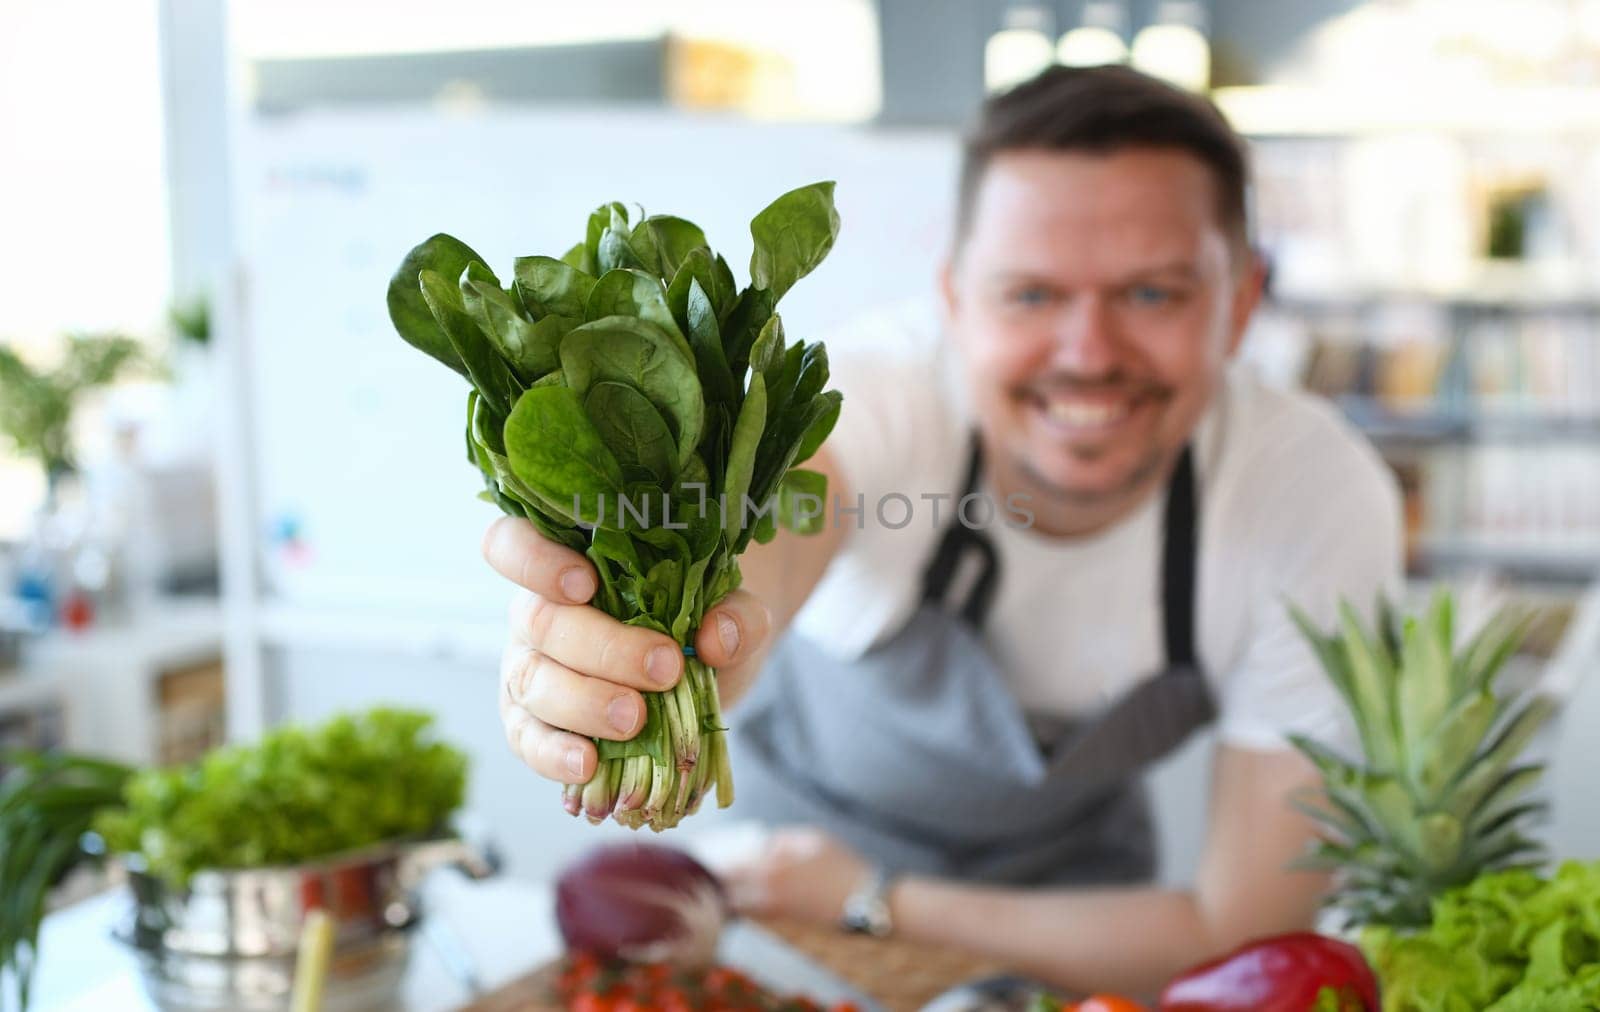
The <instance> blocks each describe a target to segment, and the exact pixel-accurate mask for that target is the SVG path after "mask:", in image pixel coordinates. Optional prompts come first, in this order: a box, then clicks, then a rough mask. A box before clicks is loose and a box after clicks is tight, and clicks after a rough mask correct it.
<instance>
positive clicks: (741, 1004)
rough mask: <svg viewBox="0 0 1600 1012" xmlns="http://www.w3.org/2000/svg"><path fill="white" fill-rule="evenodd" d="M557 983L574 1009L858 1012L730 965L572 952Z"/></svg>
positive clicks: (565, 1002)
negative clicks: (692, 966) (703, 966)
mask: <svg viewBox="0 0 1600 1012" xmlns="http://www.w3.org/2000/svg"><path fill="white" fill-rule="evenodd" d="M555 986H556V997H557V998H558V999H559V1000H560V1002H561V1004H562V1006H563V1007H565V1008H567V1009H570V1010H571V1012H858V1010H857V1008H856V1006H854V1005H852V1004H850V1003H849V1002H841V1003H839V1004H836V1005H828V1006H824V1005H820V1004H818V1003H817V1002H814V1001H812V1000H811V999H809V998H804V997H798V996H792V995H777V994H773V993H772V992H770V991H768V990H767V989H765V988H763V987H762V986H761V985H760V984H757V983H756V982H755V981H754V980H752V979H750V977H748V976H746V975H745V974H743V973H740V972H739V971H738V970H734V969H731V968H730V967H726V966H713V967H711V968H710V969H708V970H683V969H678V968H676V967H672V966H667V965H665V964H661V963H625V962H621V961H608V960H603V959H600V958H599V957H597V956H594V955H591V954H589V953H582V952H580V953H574V954H571V955H569V956H567V958H566V960H565V961H564V962H563V964H562V966H561V970H560V973H559V975H558V976H557V978H556V985H555Z"/></svg>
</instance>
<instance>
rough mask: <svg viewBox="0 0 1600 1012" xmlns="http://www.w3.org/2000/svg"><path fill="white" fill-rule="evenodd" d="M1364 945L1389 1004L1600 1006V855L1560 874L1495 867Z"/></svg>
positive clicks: (1499, 1008)
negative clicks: (1424, 916)
mask: <svg viewBox="0 0 1600 1012" xmlns="http://www.w3.org/2000/svg"><path fill="white" fill-rule="evenodd" d="M1362 946H1363V948H1364V949H1365V950H1366V952H1367V956H1368V958H1369V959H1370V960H1371V961H1372V965H1373V966H1374V968H1376V970H1377V973H1378V978H1379V980H1380V981H1381V982H1382V985H1383V1008H1384V1012H1591V1010H1593V1009H1597V1008H1600V862H1589V863H1580V862H1576V861H1573V862H1568V863H1566V864H1564V865H1563V866H1562V867H1561V868H1560V869H1559V870H1557V872H1556V874H1555V875H1554V876H1553V877H1551V878H1543V877H1541V876H1540V875H1538V874H1536V873H1535V872H1533V871H1530V870H1528V869H1513V870H1510V871H1501V872H1493V873H1490V874H1487V875H1483V876H1481V877H1479V878H1478V879H1475V880H1474V881H1472V882H1471V883H1469V884H1468V885H1466V886H1463V887H1461V888H1459V889H1456V890H1453V891H1451V892H1449V893H1446V894H1445V895H1444V896H1442V897H1440V898H1439V900H1438V901H1437V902H1435V903H1434V905H1433V916H1432V923H1431V924H1430V925H1429V927H1428V928H1426V929H1425V930H1422V931H1417V932H1406V931H1398V930H1394V929H1390V928H1370V929H1368V930H1367V931H1366V932H1365V933H1364V935H1363V938H1362Z"/></svg>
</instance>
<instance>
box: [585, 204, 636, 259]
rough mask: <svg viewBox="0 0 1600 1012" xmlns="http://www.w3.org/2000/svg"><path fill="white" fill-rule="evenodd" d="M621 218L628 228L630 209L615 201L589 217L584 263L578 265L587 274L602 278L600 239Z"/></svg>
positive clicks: (598, 208) (598, 209)
mask: <svg viewBox="0 0 1600 1012" xmlns="http://www.w3.org/2000/svg"><path fill="white" fill-rule="evenodd" d="M619 217H620V218H621V219H622V223H623V225H624V226H626V225H627V223H628V209H627V208H625V207H623V206H622V205H621V204H619V203H617V202H615V201H612V202H611V203H609V204H601V205H600V206H599V207H597V208H595V209H594V211H593V212H592V213H591V214H590V215H589V226H588V228H587V230H586V231H585V232H584V239H583V263H582V264H580V265H578V266H581V267H582V268H583V270H584V271H585V272H586V273H589V274H593V275H594V276H596V277H599V276H600V273H601V271H600V237H601V236H603V235H604V234H605V231H606V229H608V228H610V227H611V222H612V221H613V220H614V219H616V218H619Z"/></svg>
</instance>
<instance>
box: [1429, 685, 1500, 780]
mask: <svg viewBox="0 0 1600 1012" xmlns="http://www.w3.org/2000/svg"><path fill="white" fill-rule="evenodd" d="M1407 675H1408V676H1409V675H1410V672H1409V671H1407ZM1499 712H1500V704H1499V702H1498V701H1497V700H1496V699H1495V697H1494V694H1493V693H1491V692H1489V691H1488V690H1483V691H1480V692H1475V693H1472V694H1471V695H1469V696H1465V697H1463V698H1461V699H1459V700H1457V701H1456V702H1455V704H1454V705H1452V706H1451V707H1450V709H1449V711H1448V712H1446V713H1445V715H1444V716H1443V717H1442V718H1440V719H1439V721H1438V722H1437V724H1436V725H1435V726H1434V727H1433V728H1432V730H1431V731H1430V732H1429V734H1428V735H1427V737H1426V738H1425V739H1424V740H1423V741H1422V743H1421V745H1420V747H1418V748H1416V749H1415V750H1414V751H1413V753H1412V770H1411V775H1412V778H1413V779H1414V780H1415V781H1416V783H1417V786H1418V787H1419V788H1420V789H1421V790H1422V791H1423V793H1424V796H1425V797H1427V798H1429V799H1432V798H1435V797H1437V796H1438V795H1439V794H1440V792H1442V791H1444V790H1445V789H1446V788H1448V787H1449V786H1450V785H1451V784H1453V783H1455V781H1456V779H1457V778H1458V777H1459V776H1460V775H1461V774H1462V773H1463V772H1464V771H1465V770H1466V767H1467V765H1468V764H1469V763H1471V761H1472V758H1473V756H1474V755H1476V753H1477V751H1478V748H1479V746H1480V745H1481V744H1482V742H1483V741H1484V739H1485V738H1486V737H1487V736H1488V734H1489V729H1490V728H1491V727H1492V726H1494V721H1495V717H1496V716H1498V715H1499Z"/></svg>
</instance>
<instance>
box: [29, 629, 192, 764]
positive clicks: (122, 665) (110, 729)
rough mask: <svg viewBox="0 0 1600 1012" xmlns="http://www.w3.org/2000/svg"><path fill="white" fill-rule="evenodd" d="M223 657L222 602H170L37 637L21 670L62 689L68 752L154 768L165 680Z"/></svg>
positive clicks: (159, 752)
mask: <svg viewBox="0 0 1600 1012" xmlns="http://www.w3.org/2000/svg"><path fill="white" fill-rule="evenodd" d="M221 657H222V611H221V607H220V606H219V604H218V602H217V600H216V599H215V598H205V597H196V598H183V597H172V598H163V599H159V600H157V601H153V602H150V603H149V605H148V606H147V607H145V608H143V609H141V610H140V611H138V612H136V613H134V614H130V615H127V616H121V617H108V618H107V619H105V620H104V621H103V622H102V623H101V624H99V625H96V626H93V627H91V628H89V629H86V630H82V631H71V630H56V631H53V632H51V633H49V634H46V635H44V636H41V637H38V638H36V639H35V640H33V641H32V642H30V643H27V644H25V645H24V647H23V652H22V669H23V670H24V671H26V672H28V673H29V677H30V678H37V679H42V680H48V681H52V682H54V683H56V684H58V685H59V686H60V690H61V695H62V699H63V703H64V705H65V709H66V743H67V745H68V746H69V747H70V748H73V749H76V750H80V751H87V752H93V753H95V754H98V755H103V756H106V757H107V758H111V759H116V760H119V761H122V762H129V763H138V764H148V763H155V762H158V761H159V760H160V759H161V757H162V741H163V738H162V735H163V723H164V721H165V720H166V717H167V715H166V714H165V713H164V712H163V711H162V709H161V705H160V703H161V685H162V681H163V679H164V678H165V677H166V676H167V675H168V674H171V673H173V672H178V671H183V670H186V669H192V668H194V667H196V666H200V665H205V664H208V663H209V664H216V663H218V662H220V660H221Z"/></svg>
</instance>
